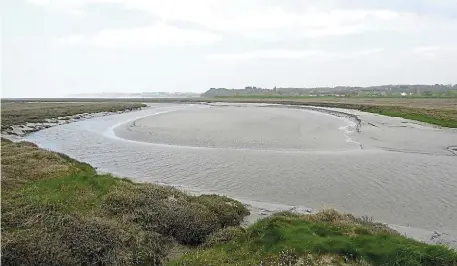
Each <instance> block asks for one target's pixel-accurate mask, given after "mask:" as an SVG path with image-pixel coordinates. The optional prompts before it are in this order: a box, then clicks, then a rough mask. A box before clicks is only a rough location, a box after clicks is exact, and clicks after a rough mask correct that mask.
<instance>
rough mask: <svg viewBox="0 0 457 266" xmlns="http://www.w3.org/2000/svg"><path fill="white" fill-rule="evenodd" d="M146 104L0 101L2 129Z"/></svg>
mask: <svg viewBox="0 0 457 266" xmlns="http://www.w3.org/2000/svg"><path fill="white" fill-rule="evenodd" d="M145 106H146V105H144V104H141V103H127V102H91V103H87V102H85V103H73V102H65V103H62V102H59V103H57V102H56V103H51V102H47V103H44V102H2V104H1V110H2V130H3V129H6V128H8V127H9V126H11V125H21V124H25V123H27V122H30V123H32V122H33V123H41V122H46V119H49V118H57V117H65V116H71V115H77V114H83V113H98V112H118V111H125V110H133V109H138V108H141V107H145Z"/></svg>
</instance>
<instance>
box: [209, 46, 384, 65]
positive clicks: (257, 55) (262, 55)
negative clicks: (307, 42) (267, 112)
mask: <svg viewBox="0 0 457 266" xmlns="http://www.w3.org/2000/svg"><path fill="white" fill-rule="evenodd" d="M382 51H383V49H380V48H375V49H370V50H361V51H351V52H328V51H322V50H255V51H250V52H244V53H219V54H211V55H209V56H208V59H209V60H212V61H224V62H238V61H248V60H258V59H303V58H320V59H348V58H356V57H360V56H366V55H371V54H376V53H380V52H382Z"/></svg>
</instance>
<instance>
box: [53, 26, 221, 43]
mask: <svg viewBox="0 0 457 266" xmlns="http://www.w3.org/2000/svg"><path fill="white" fill-rule="evenodd" d="M221 39H222V38H221V36H219V35H217V34H214V33H211V32H207V31H201V30H194V29H181V28H177V27H173V26H170V25H167V24H165V23H157V24H154V25H151V26H144V27H135V28H120V29H108V30H102V31H100V32H98V33H97V34H95V35H92V36H86V35H81V34H74V35H68V36H63V37H59V38H56V39H54V40H53V41H52V44H54V45H58V46H81V45H89V46H97V47H104V48H110V47H111V48H116V47H142V46H157V45H175V46H186V45H207V44H212V43H214V42H217V41H220V40H221Z"/></svg>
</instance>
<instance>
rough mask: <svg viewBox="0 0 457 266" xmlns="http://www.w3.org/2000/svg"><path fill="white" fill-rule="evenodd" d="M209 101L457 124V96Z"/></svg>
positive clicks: (230, 98) (446, 124)
mask: <svg viewBox="0 0 457 266" xmlns="http://www.w3.org/2000/svg"><path fill="white" fill-rule="evenodd" d="M210 101H223V102H250V103H260V102H262V103H283V104H295V105H314V106H322V107H337V108H348V109H357V110H361V111H364V112H370V113H377V114H382V115H387V116H393V117H403V118H407V119H411V120H416V121H421V122H425V123H430V124H434V125H439V126H443V127H452V128H457V99H451V98H446V99H438V98H351V97H348V98H342V97H310V98H302V97H284V98H271V97H265V98H263V97H260V96H259V97H256V98H252V97H238V98H233V97H227V98H226V97H220V98H212V99H211V100H210Z"/></svg>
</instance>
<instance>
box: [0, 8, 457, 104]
mask: <svg viewBox="0 0 457 266" xmlns="http://www.w3.org/2000/svg"><path fill="white" fill-rule="evenodd" d="M1 5H2V6H1V17H2V23H1V25H2V29H1V33H2V34H1V49H2V54H1V63H2V65H1V74H2V76H1V81H2V84H1V86H2V88H1V89H2V90H1V91H2V97H65V96H68V95H71V94H78V93H101V92H122V93H134V92H154V91H168V92H204V91H206V90H207V89H209V88H210V87H225V88H244V87H245V86H257V87H266V88H273V87H274V86H277V87H316V86H338V85H345V86H368V85H381V84H436V83H440V84H455V83H457V0H401V1H399V0H383V1H380V0H378V1H374V0H283V1H279V0H278V1H273V0H219V1H216V0H192V1H189V0H164V1H159V0H157V1H155V0H3V1H2V4H1Z"/></svg>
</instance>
